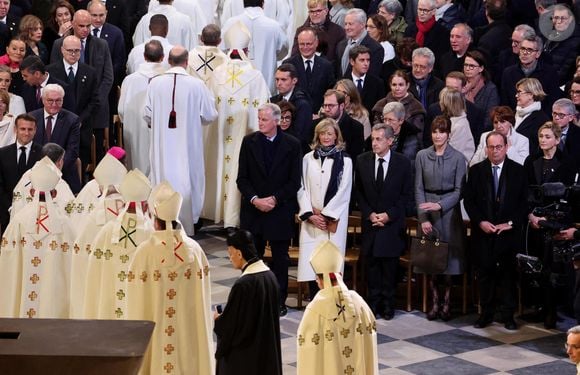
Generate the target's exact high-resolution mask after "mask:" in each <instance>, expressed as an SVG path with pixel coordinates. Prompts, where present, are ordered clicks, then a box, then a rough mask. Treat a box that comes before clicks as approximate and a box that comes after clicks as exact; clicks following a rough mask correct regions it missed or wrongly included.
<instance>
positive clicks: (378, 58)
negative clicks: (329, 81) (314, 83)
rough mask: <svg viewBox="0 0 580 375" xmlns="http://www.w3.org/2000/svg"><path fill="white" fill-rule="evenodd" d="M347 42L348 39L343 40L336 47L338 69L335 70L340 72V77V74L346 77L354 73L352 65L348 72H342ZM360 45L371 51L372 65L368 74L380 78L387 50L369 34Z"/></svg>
mask: <svg viewBox="0 0 580 375" xmlns="http://www.w3.org/2000/svg"><path fill="white" fill-rule="evenodd" d="M347 42H348V38H345V39H343V40H341V41H340V42H338V45H337V46H336V69H335V71H336V72H338V74H337V75H338V76H340V73H343V75H345V76H346V75H350V72H351V71H352V69H351V66H350V65H349V66H348V68H347V69H346V72H342V69H341V64H342V55H343V54H344V50H345V48H346V43H347ZM360 45H361V46H365V47H368V49H370V50H371V63H370V66H369V71H368V73H369V74H372V75H374V76H377V77H379V76H380V74H381V69H382V67H383V59H384V57H385V49H384V48H383V46H381V45H380V44H379V42H377V41H376V40H374V39H373V38H371V37H370V36H369V35H368V34H367V36H365V37H364V38H363V40H361V42H360Z"/></svg>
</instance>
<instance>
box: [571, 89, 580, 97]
mask: <svg viewBox="0 0 580 375" xmlns="http://www.w3.org/2000/svg"><path fill="white" fill-rule="evenodd" d="M570 95H571V96H575V95H580V90H570Z"/></svg>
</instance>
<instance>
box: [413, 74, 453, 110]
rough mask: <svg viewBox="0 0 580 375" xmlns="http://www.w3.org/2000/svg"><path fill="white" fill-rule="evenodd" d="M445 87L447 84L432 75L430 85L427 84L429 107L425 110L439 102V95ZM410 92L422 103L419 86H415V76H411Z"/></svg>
mask: <svg viewBox="0 0 580 375" xmlns="http://www.w3.org/2000/svg"><path fill="white" fill-rule="evenodd" d="M444 87H445V83H444V82H443V81H442V80H440V79H439V78H437V77H435V76H434V75H433V74H432V73H431V77H430V78H429V83H427V107H426V108H425V110H427V109H429V106H430V105H431V104H433V103H438V102H439V93H440V92H441V90H443V88H444ZM409 92H410V93H412V94H413V95H414V96H415V98H417V100H418V101H419V102H421V99H420V97H419V91H418V90H417V85H416V84H415V80H414V78H413V76H411V85H410V86H409ZM421 104H423V103H421Z"/></svg>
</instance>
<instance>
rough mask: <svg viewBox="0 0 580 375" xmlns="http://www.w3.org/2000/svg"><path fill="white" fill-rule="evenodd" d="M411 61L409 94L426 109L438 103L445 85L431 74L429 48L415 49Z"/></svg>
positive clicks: (431, 57) (432, 55)
mask: <svg viewBox="0 0 580 375" xmlns="http://www.w3.org/2000/svg"><path fill="white" fill-rule="evenodd" d="M411 61H412V66H411V68H412V70H411V87H409V92H411V93H412V94H413V95H415V97H416V98H417V100H419V101H420V102H421V104H422V105H423V108H425V109H427V108H429V106H430V105H431V104H433V103H435V102H438V101H439V92H441V90H442V89H443V87H445V84H444V83H443V81H441V80H440V79H439V78H437V77H435V76H434V75H433V74H432V72H433V66H434V65H435V55H434V54H433V51H431V50H430V49H429V48H426V47H423V48H417V49H415V50H414V51H413V55H412V60H411ZM421 130H422V129H421Z"/></svg>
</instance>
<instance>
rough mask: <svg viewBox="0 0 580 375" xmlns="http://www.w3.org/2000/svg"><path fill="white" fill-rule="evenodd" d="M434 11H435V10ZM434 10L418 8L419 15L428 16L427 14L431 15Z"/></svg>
mask: <svg viewBox="0 0 580 375" xmlns="http://www.w3.org/2000/svg"><path fill="white" fill-rule="evenodd" d="M433 9H435V8H433ZM433 9H425V8H417V13H421V14H427V13H431V12H432V11H433Z"/></svg>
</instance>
